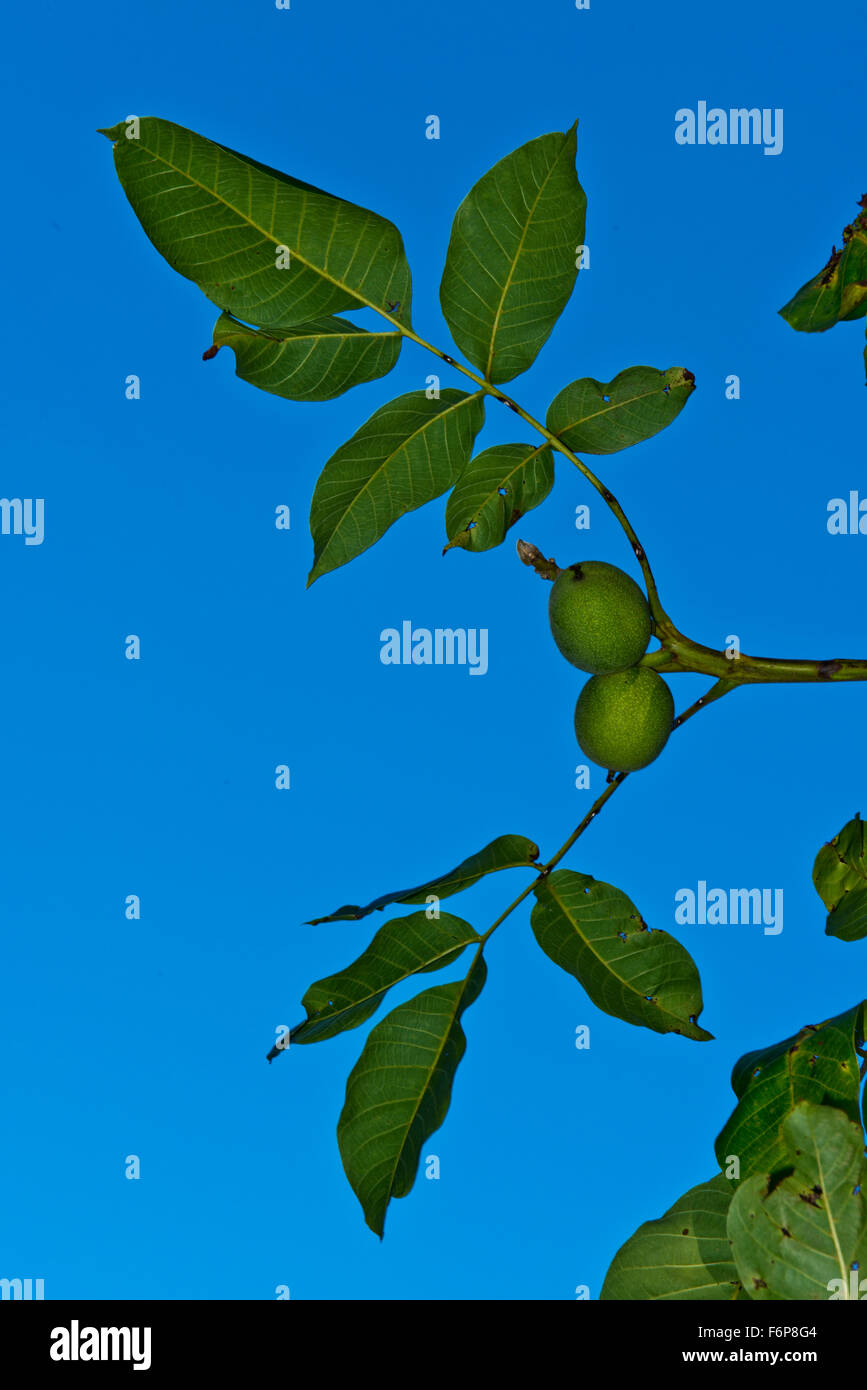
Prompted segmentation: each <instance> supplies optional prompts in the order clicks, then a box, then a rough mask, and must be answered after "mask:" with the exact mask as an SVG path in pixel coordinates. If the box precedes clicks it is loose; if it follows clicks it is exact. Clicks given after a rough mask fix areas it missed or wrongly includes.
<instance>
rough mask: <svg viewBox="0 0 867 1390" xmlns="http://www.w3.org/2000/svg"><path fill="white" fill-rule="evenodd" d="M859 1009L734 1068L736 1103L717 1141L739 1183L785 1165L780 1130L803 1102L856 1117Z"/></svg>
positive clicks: (719, 1156) (718, 1152)
mask: <svg viewBox="0 0 867 1390" xmlns="http://www.w3.org/2000/svg"><path fill="white" fill-rule="evenodd" d="M861 1008H862V1006H861V1004H856V1005H855V1006H854V1008H852V1009H848V1010H847V1011H846V1012H845V1013H842V1014H839V1015H838V1016H837V1017H836V1018H830V1019H827V1020H826V1021H825V1022H824V1023H820V1024H818V1025H817V1026H813V1025H809V1024H808V1025H807V1027H805V1028H802V1029H801V1031H800V1032H799V1033H796V1034H795V1035H794V1036H793V1037H791V1038H785V1039H784V1040H783V1042H779V1043H774V1044H773V1046H771V1047H764V1048H760V1049H759V1050H758V1051H756V1052H748V1053H747V1054H746V1055H745V1056H744V1057H741V1058H740V1060H739V1061H738V1062H736V1063H735V1066H734V1070H733V1071H732V1089H733V1090H734V1093H735V1095H736V1096H737V1097H738V1104H737V1105H736V1107H735V1109H734V1111H733V1112H732V1114H731V1116H730V1117H729V1119H728V1121H727V1122H726V1125H725V1127H724V1128H723V1130H722V1131H721V1132H720V1135H719V1137H718V1138H717V1141H716V1156H717V1160H718V1162H719V1165H720V1168H722V1169H723V1171H724V1172H725V1171H726V1170H727V1169H728V1167H729V1159H730V1158H737V1159H738V1161H739V1164H740V1173H739V1176H740V1179H741V1181H743V1180H744V1179H745V1178H748V1177H751V1176H752V1175H753V1174H754V1173H771V1174H774V1175H776V1173H777V1172H778V1171H779V1169H780V1168H781V1166H783V1165H784V1164H785V1163H786V1161H787V1151H786V1145H785V1142H784V1139H783V1133H782V1128H783V1124H784V1122H785V1120H786V1117H787V1116H788V1115H789V1114H791V1112H792V1110H793V1109H794V1108H795V1106H796V1105H797V1104H798V1103H799V1102H800V1101H803V1100H808V1101H810V1102H812V1103H814V1104H817V1105H832V1106H836V1107H837V1108H839V1109H841V1110H844V1111H845V1112H846V1114H847V1115H848V1116H849V1117H850V1118H851V1119H853V1120H856V1119H857V1118H858V1092H859V1090H860V1086H861V1078H860V1075H859V1065H858V1055H857V1052H856V1050H855V1048H856V1043H857V1044H859V1045H860V1043H861V1040H862V1037H863V1030H862V1024H861Z"/></svg>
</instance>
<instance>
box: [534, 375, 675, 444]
mask: <svg viewBox="0 0 867 1390" xmlns="http://www.w3.org/2000/svg"><path fill="white" fill-rule="evenodd" d="M608 384H609V386H610V385H611V383H610V382H609V383H608ZM686 384H687V383H686V382H685V381H682V382H678V384H677V385H678V386H685V385H686ZM672 389H674V390H676V389H677V387H676V386H675V387H673V388H672ZM660 394H662V392H661V388H659V387H654V388H653V389H652V390H649V391H642V392H640V393H639V394H638V395H637V396H629V397H628V398H627V399H626V400H623V401H603V403H602V406H603V408H602V409H601V410H594V411H592V412H591V413H590V414H589V415H579V416H578V417H577V418H576V419H575V420H570V421H569V423H568V424H567V425H563V426H562V427H561V429H560V431H559V434H558V438H559V437H560V435H563V434H565V432H566V430H573V429H574V428H575V426H576V425H586V424H587V422H588V420H596V419H598V418H599V416H600V415H610V414H611V412H612V411H614V410H622V409H623V407H624V406H627V405H635V403H636V401H645V400H648V399H649V398H650V397H651V396H657V395H660Z"/></svg>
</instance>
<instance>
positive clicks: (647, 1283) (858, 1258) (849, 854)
mask: <svg viewBox="0 0 867 1390" xmlns="http://www.w3.org/2000/svg"><path fill="white" fill-rule="evenodd" d="M813 878H814V882H815V884H816V887H817V889H818V891H819V894H820V896H821V897H822V899H823V901H824V902H825V905H826V906H827V907H829V909H830V916H829V919H828V930H829V931H830V930H831V924H832V922H833V920H834V917H835V915H836V914H837V913H838V912H840V913H842V914H844V916H845V921H844V923H843V929H842V930H839V931H837V932H835V933H834V934H835V935H839V936H841V937H842V938H843V939H844V940H847V941H852V940H855V939H856V937H859V936H860V937H863V936H865V935H867V913H865V908H864V904H865V877H864V844H863V837H862V829H861V820H860V818H859V817H857V816H856V817H855V819H854V820H852V821H850V822H849V824H848V825H847V826H845V827H844V829H843V830H842V831H841V832H840V834H839V835H838V836H836V837H835V839H834V840H833V841H832V842H831V843H830V844H829V845H826V846H825V847H824V848H823V849H822V850H820V852H819V854H818V856H817V859H816V864H815V868H814V873H813ZM865 1031H867V1001H862V1002H861V1003H859V1004H856V1005H854V1007H852V1008H851V1009H848V1010H847V1011H846V1012H845V1013H843V1014H840V1015H838V1016H837V1017H836V1018H831V1019H828V1020H826V1021H825V1022H824V1023H820V1024H818V1025H807V1026H806V1027H804V1028H802V1029H801V1031H800V1032H799V1033H797V1034H796V1035H795V1036H794V1037H791V1038H786V1039H784V1041H783V1042H780V1043H776V1044H774V1045H773V1046H772V1047H766V1048H763V1049H761V1050H760V1051H758V1052H749V1053H747V1054H746V1056H744V1057H741V1059H740V1061H739V1062H737V1063H736V1065H735V1068H734V1071H733V1072H732V1088H733V1090H734V1092H735V1095H736V1097H737V1105H736V1106H735V1109H734V1111H733V1112H732V1114H731V1116H730V1117H729V1119H728V1121H727V1122H726V1124H725V1126H724V1128H723V1129H722V1131H721V1132H720V1134H719V1136H718V1138H717V1140H716V1146H715V1147H716V1158H717V1162H718V1164H719V1169H720V1171H719V1172H718V1173H717V1174H716V1175H715V1176H714V1177H712V1178H711V1179H710V1180H709V1181H707V1182H703V1183H699V1184H698V1185H697V1186H696V1187H693V1188H691V1189H690V1190H689V1191H688V1192H686V1193H685V1194H684V1195H683V1196H682V1197H681V1198H680V1199H679V1200H678V1201H677V1202H676V1203H675V1204H674V1206H673V1207H671V1208H670V1209H669V1210H668V1211H667V1212H666V1213H665V1215H664V1216H662V1217H660V1218H659V1219H658V1220H656V1221H647V1222H645V1224H644V1225H643V1226H641V1227H639V1229H638V1230H637V1231H636V1232H635V1234H634V1235H633V1236H632V1237H631V1238H630V1239H629V1240H628V1241H627V1242H626V1244H625V1245H624V1246H622V1248H621V1249H620V1250H619V1251H618V1253H617V1255H616V1256H615V1258H614V1261H613V1263H612V1265H611V1267H610V1269H609V1270H608V1274H607V1275H606V1278H605V1283H604V1285H603V1288H602V1294H601V1297H602V1298H603V1299H611V1300H615V1299H678V1300H693V1299H694V1300H723V1299H725V1300H729V1299H761V1300H767V1299H776V1300H793V1299H810V1300H819V1299H830V1298H834V1299H853V1298H854V1299H860V1298H862V1297H864V1296H867V1278H865V1276H867V1160H865V1156H864V1151H865V1132H864V1131H865V1127H867V1090H865V1092H864V1093H863V1095H862V1096H861V1105H860V1108H859V1094H860V1093H861V1090H862V1079H863V1076H864V1073H865V1071H867V1060H865V1059H867V1054H865V1052H864V1041H865ZM862 1291H863V1292H862Z"/></svg>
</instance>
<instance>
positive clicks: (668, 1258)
mask: <svg viewBox="0 0 867 1390" xmlns="http://www.w3.org/2000/svg"><path fill="white" fill-rule="evenodd" d="M731 1199H732V1189H731V1186H730V1184H729V1183H728V1182H727V1181H726V1179H725V1178H724V1177H723V1176H722V1174H721V1173H718V1174H717V1176H716V1177H714V1178H711V1180H710V1181H709V1182H703V1183H699V1184H698V1186H697V1187H691V1188H690V1190H689V1192H685V1193H684V1195H683V1196H682V1197H680V1198H679V1199H678V1201H676V1202H675V1204H674V1206H673V1207H670V1208H669V1209H668V1211H667V1212H666V1213H665V1215H664V1216H660V1217H659V1218H658V1219H657V1220H656V1221H645V1222H644V1225H643V1226H639V1228H638V1230H637V1231H636V1232H635V1235H633V1236H630V1238H629V1240H628V1241H627V1242H626V1244H625V1245H622V1246H621V1247H620V1249H619V1250H618V1252H617V1254H616V1255H615V1256H614V1259H613V1261H612V1263H611V1267H610V1269H609V1270H608V1273H607V1274H606V1276H605V1283H604V1284H603V1285H602V1292H601V1293H600V1295H599V1297H600V1299H601V1300H603V1301H611V1300H614V1299H619V1300H623V1299H630V1300H633V1301H635V1300H639V1299H640V1300H645V1299H658V1300H670V1299H678V1300H681V1299H682V1300H687V1301H688V1300H692V1301H695V1302H706V1303H707V1302H712V1301H717V1302H723V1301H726V1302H732V1301H735V1300H737V1299H744V1298H745V1297H746V1295H745V1294H744V1291H743V1288H742V1287H741V1283H740V1280H739V1279H738V1272H737V1270H736V1268H735V1264H734V1260H733V1259H732V1253H731V1248H730V1246H729V1239H728V1234H727V1231H726V1218H727V1216H728V1209H729V1204H730V1202H731Z"/></svg>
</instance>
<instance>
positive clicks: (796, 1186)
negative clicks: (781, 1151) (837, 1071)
mask: <svg viewBox="0 0 867 1390" xmlns="http://www.w3.org/2000/svg"><path fill="white" fill-rule="evenodd" d="M783 1142H784V1146H785V1160H786V1166H787V1175H786V1176H785V1177H783V1179H782V1180H781V1181H780V1182H779V1183H776V1184H774V1183H772V1182H771V1181H770V1180H769V1177H768V1175H767V1174H763V1173H755V1174H753V1176H752V1177H750V1178H748V1179H747V1180H746V1182H743V1183H741V1185H740V1187H739V1188H738V1190H737V1192H736V1193H735V1194H734V1197H733V1198H732V1203H731V1207H730V1208H729V1218H728V1233H729V1237H730V1239H731V1241H732V1253H733V1255H734V1259H735V1263H736V1265H737V1269H738V1273H739V1275H740V1278H741V1281H742V1283H743V1285H744V1287H745V1288H746V1289H747V1290H748V1292H749V1294H750V1296H751V1298H754V1299H759V1300H763V1301H764V1300H779V1299H786V1300H792V1301H795V1300H799V1299H800V1300H804V1299H809V1300H813V1301H819V1300H822V1301H826V1300H827V1299H829V1298H830V1297H831V1296H832V1295H833V1296H834V1297H836V1298H844V1299H848V1298H852V1297H853V1296H854V1297H855V1298H858V1297H859V1294H858V1284H859V1282H860V1280H861V1279H862V1278H863V1277H864V1262H865V1260H867V1162H865V1159H864V1134H863V1132H862V1130H861V1126H860V1125H859V1124H853V1123H852V1121H851V1120H850V1119H848V1118H847V1116H846V1115H845V1114H844V1113H843V1111H842V1110H834V1109H833V1108H831V1107H830V1106H826V1105H811V1104H810V1103H809V1102H808V1101H801V1102H799V1104H798V1105H797V1106H796V1107H795V1109H794V1110H793V1111H792V1113H791V1114H790V1115H789V1116H787V1118H786V1121H785V1123H784V1125H783ZM856 1268H857V1270H858V1272H857V1273H855V1275H854V1279H853V1278H852V1277H851V1276H852V1274H853V1270H854V1269H856ZM835 1281H839V1282H836V1283H835ZM853 1286H854V1293H853Z"/></svg>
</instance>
